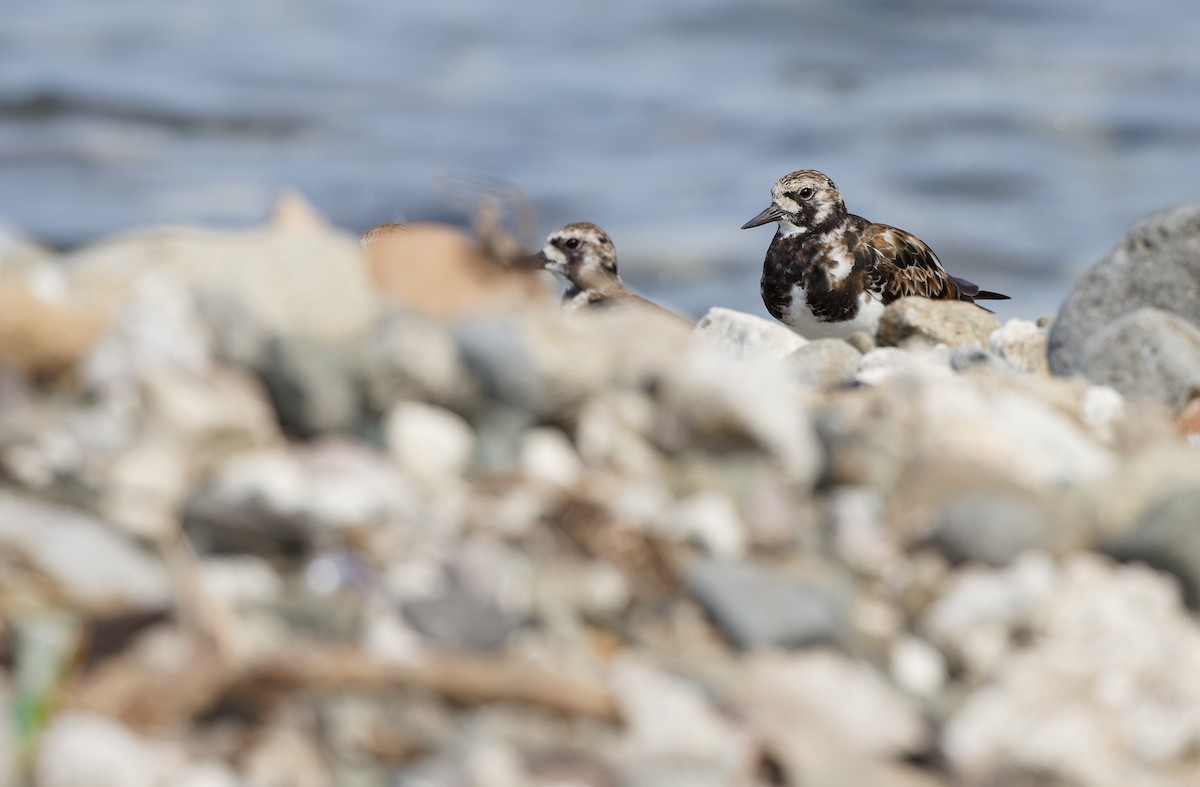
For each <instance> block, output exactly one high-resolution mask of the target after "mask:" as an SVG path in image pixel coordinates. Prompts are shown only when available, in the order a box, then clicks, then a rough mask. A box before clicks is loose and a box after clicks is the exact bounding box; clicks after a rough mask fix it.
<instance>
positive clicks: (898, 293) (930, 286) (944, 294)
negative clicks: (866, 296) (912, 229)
mask: <svg viewBox="0 0 1200 787" xmlns="http://www.w3.org/2000/svg"><path fill="white" fill-rule="evenodd" d="M854 255H855V261H856V263H857V265H861V266H863V267H864V268H865V269H866V270H867V272H868V273H867V278H868V282H869V284H870V286H871V288H872V289H875V290H878V291H879V292H880V293H881V294H882V295H883V302H884V303H885V304H886V303H891V302H892V301H895V300H899V299H900V298H903V297H905V296H908V295H920V296H923V297H925V298H932V299H934V300H951V301H953V300H959V299H960V298H962V292H961V291H960V290H959V287H958V285H957V284H956V283H955V282H954V279H952V278H951V277H950V275H949V274H947V273H946V271H944V270H942V264H941V263H940V262H939V261H938V258H937V255H936V254H934V253H933V250H932V249H930V248H929V247H928V246H926V245H925V243H924V241H922V240H921V239H920V238H918V237H917V236H915V235H913V234H911V233H908V232H905V231H904V230H901V229H896V228H895V227H889V226H887V225H886V224H871V225H869V226H867V227H865V228H864V229H863V230H862V234H861V236H860V237H859V242H858V244H857V245H856V247H855V250H854ZM857 265H856V267H857Z"/></svg>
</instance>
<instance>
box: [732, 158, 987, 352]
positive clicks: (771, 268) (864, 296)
mask: <svg viewBox="0 0 1200 787" xmlns="http://www.w3.org/2000/svg"><path fill="white" fill-rule="evenodd" d="M772 221H774V222H776V223H777V224H778V225H779V227H778V229H777V230H776V231H775V237H774V238H773V239H772V240H771V245H770V247H768V249H767V257H766V260H764V261H763V273H762V281H761V284H760V288H761V290H762V299H763V303H764V304H765V305H766V307H767V311H769V312H770V313H771V315H772V316H774V317H775V319H777V320H779V321H780V322H782V323H784V324H785V325H787V326H788V327H789V328H791V329H792V330H794V331H796V332H797V333H800V334H801V335H803V336H806V337H808V338H810V339H816V338H825V337H846V336H850V335H851V334H853V333H856V332H858V331H866V332H868V333H871V334H874V333H875V329H876V328H877V327H878V325H879V317H880V315H881V314H882V313H883V307H884V306H886V305H888V304H889V303H891V302H892V301H895V300H897V299H899V298H903V297H905V296H906V295H920V296H923V297H925V298H932V299H934V300H947V301H953V300H959V301H967V302H968V303H974V302H975V301H976V300H977V299H978V300H1007V299H1008V296H1007V295H1001V294H1000V293H998V292H989V291H987V290H981V289H979V287H978V286H976V285H975V284H972V283H971V282H969V281H967V280H966V279H960V278H957V277H955V276H951V275H950V274H948V273H946V271H945V270H944V269H943V268H942V264H941V263H940V262H939V261H938V258H937V255H936V254H934V253H933V250H932V249H930V248H929V247H928V246H926V245H925V243H924V241H922V240H921V239H920V238H918V237H917V236H915V235H913V234H912V233H909V232H905V231H904V230H901V229H896V228H895V227H889V226H888V225H886V224H874V223H872V222H870V221H868V220H867V219H864V218H863V217H862V216H855V215H854V214H853V213H847V212H846V205H845V203H844V202H842V195H841V194H840V193H839V192H838V189H837V186H835V185H834V183H833V181H832V180H830V179H829V178H828V177H827V176H825V175H824V174H822V173H820V172H817V171H816V170H812V169H804V170H800V171H798V172H792V173H790V174H788V175H784V176H783V177H782V178H780V179H779V180H778V181H776V182H775V186H774V187H773V188H772V189H771V204H770V206H769V207H768V208H767V209H766V210H764V211H763V212H762V213H760V214H758V215H757V216H755V217H754V218H752V219H750V221H748V222H746V223H745V224H743V225H742V229H749V228H751V227H758V226H761V225H763V224H767V223H769V222H772ZM980 308H983V307H980Z"/></svg>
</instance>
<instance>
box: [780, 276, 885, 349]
mask: <svg viewBox="0 0 1200 787" xmlns="http://www.w3.org/2000/svg"><path fill="white" fill-rule="evenodd" d="M858 304H859V305H858V312H857V313H855V315H854V316H853V317H852V318H850V319H849V320H842V321H841V322H826V321H824V320H821V319H819V318H818V317H816V315H814V314H813V313H812V310H811V309H809V307H808V296H807V294H806V293H805V292H804V288H803V287H801V286H799V285H795V286H793V287H792V303H791V306H789V307H788V310H787V314H785V315H784V317H785V319H784V322H785V323H786V324H787V326H788V327H789V328H791V329H792V330H793V331H795V332H796V333H798V334H800V335H801V336H803V337H804V338H806V339H845V338H847V337H849V336H851V335H853V334H855V333H859V332H862V333H869V334H871V335H872V336H874V335H875V330H876V329H877V328H878V327H879V318H880V316H881V315H882V314H883V301H882V300H880V299H879V298H878V297H877V296H875V295H873V294H871V293H870V292H868V291H864V292H863V293H862V294H860V295H859V296H858Z"/></svg>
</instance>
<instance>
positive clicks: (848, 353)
mask: <svg viewBox="0 0 1200 787" xmlns="http://www.w3.org/2000/svg"><path fill="white" fill-rule="evenodd" d="M788 361H789V362H790V363H791V364H792V367H793V369H794V370H795V372H796V376H797V377H798V378H799V379H800V380H801V381H802V382H804V383H806V384H808V385H812V386H816V387H823V386H829V385H837V384H838V383H842V382H845V381H846V380H849V379H850V378H852V377H854V375H855V373H857V372H858V365H859V363H860V362H861V361H862V353H861V352H859V351H858V349H857V348H855V347H854V346H853V345H851V344H850V343H849V342H846V341H844V340H842V339H814V340H813V341H810V342H809V343H808V344H806V345H804V346H803V347H801V348H799V349H798V350H796V351H795V352H794V353H792V354H791V355H790V356H788Z"/></svg>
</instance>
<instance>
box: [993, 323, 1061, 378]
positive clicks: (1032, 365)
mask: <svg viewBox="0 0 1200 787" xmlns="http://www.w3.org/2000/svg"><path fill="white" fill-rule="evenodd" d="M1049 335H1050V331H1049V329H1046V328H1039V327H1038V326H1037V323H1034V322H1031V321H1029V320H1021V319H1011V320H1007V321H1006V322H1005V323H1004V324H1003V325H1001V326H1000V327H999V328H997V329H996V330H994V331H992V335H991V337H990V338H989V340H988V346H989V347H990V348H991V351H992V352H993V353H995V354H996V355H998V356H1000V357H1001V358H1003V359H1004V360H1005V361H1008V363H1010V364H1011V365H1013V366H1015V367H1016V368H1018V369H1021V370H1022V371H1026V372H1038V373H1046V374H1048V373H1049V372H1050V363H1049V361H1048V360H1047V359H1046V341H1047V339H1048V338H1049Z"/></svg>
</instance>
